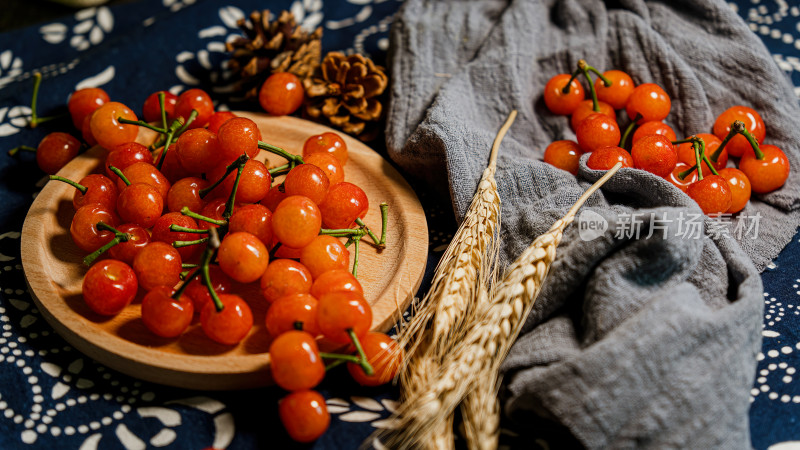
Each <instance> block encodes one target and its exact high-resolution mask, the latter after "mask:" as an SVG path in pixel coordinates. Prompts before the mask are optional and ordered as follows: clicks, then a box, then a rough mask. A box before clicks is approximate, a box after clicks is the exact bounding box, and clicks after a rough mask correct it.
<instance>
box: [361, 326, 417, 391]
mask: <svg viewBox="0 0 800 450" xmlns="http://www.w3.org/2000/svg"><path fill="white" fill-rule="evenodd" d="M360 342H361V348H362V349H363V350H364V354H365V355H366V357H367V361H368V362H369V364H370V365H371V366H372V369H373V371H374V373H373V374H372V375H367V374H366V373H364V369H363V368H361V366H360V365H359V364H354V363H351V362H349V363H347V371H348V372H350V375H351V376H352V377H353V379H354V380H356V382H357V383H358V384H360V385H362V386H380V385H382V384H386V383H388V382H390V381H392V379H394V377H395V376H396V375H397V372H398V371H399V370H400V365H401V364H402V362H403V349H402V348H400V345H398V344H397V342H396V341H395V340H394V339H392V338H391V337H389V336H387V335H386V334H384V333H375V332H369V333H367V334H365V335H364V337H362V338H361V339H360Z"/></svg>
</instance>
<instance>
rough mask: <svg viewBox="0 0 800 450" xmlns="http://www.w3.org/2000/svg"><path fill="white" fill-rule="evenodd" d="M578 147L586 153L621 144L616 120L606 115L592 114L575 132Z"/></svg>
mask: <svg viewBox="0 0 800 450" xmlns="http://www.w3.org/2000/svg"><path fill="white" fill-rule="evenodd" d="M575 135H576V136H577V137H578V145H580V147H581V149H582V150H583V151H584V152H591V151H594V150H595V149H598V148H600V147H607V146H613V145H617V144H619V139H620V132H619V126H618V125H617V122H616V120H614V119H612V118H610V117H608V116H606V115H605V114H592V115H590V116H589V117H587V118H586V119H584V120H583V122H581V123H580V124H579V125H578V128H577V129H576V130H575Z"/></svg>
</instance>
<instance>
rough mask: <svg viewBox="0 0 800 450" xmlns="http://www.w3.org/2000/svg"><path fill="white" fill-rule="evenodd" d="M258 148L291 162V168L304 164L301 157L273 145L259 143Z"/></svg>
mask: <svg viewBox="0 0 800 450" xmlns="http://www.w3.org/2000/svg"><path fill="white" fill-rule="evenodd" d="M258 148H260V149H261V150H266V151H268V152H270V153H274V154H276V155H278V156H282V157H284V158H285V159H286V160H287V161H289V167H294V166H296V165H298V164H304V162H303V158H302V157H301V156H300V155H295V154H293V153H289V152H287V151H286V150H284V149H282V148H280V147H276V146H274V145H272V144H267V143H266V142H263V141H258Z"/></svg>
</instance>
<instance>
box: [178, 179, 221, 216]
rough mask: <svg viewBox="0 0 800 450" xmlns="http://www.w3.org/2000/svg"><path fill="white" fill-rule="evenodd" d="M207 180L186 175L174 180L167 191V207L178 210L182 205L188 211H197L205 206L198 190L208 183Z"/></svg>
mask: <svg viewBox="0 0 800 450" xmlns="http://www.w3.org/2000/svg"><path fill="white" fill-rule="evenodd" d="M209 184H210V183H209V181H208V180H204V179H202V178H197V177H186V178H182V179H180V180H178V181H176V182H175V184H173V185H172V187H170V189H169V192H167V209H168V210H169V211H171V212H180V210H181V209H183V207H187V208H189V211H192V212H196V213H199V212H200V211H202V210H203V208H204V207H205V206H206V202H205V200H203V199H202V198H201V197H200V190H201V189H205V188H206V187H207V186H208V185H209Z"/></svg>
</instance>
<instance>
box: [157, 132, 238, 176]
mask: <svg viewBox="0 0 800 450" xmlns="http://www.w3.org/2000/svg"><path fill="white" fill-rule="evenodd" d="M173 150H175V154H176V155H177V156H178V160H180V163H181V165H182V166H183V167H184V168H185V169H186V170H188V171H189V172H193V173H205V172H208V171H209V170H211V169H212V168H213V167H215V166H216V165H217V164H219V163H220V162H221V161H222V154H221V153H220V146H219V140H218V139H217V135H216V134H214V133H212V132H211V131H208V130H206V129H205V128H195V129H192V130H186V132H184V133H183V134H182V135H181V136H180V137H179V138H178V141H177V142H176V144H175V148H174V149H170V152H172V151H173ZM167 155H169V153H167ZM234 159H235V158H234Z"/></svg>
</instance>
